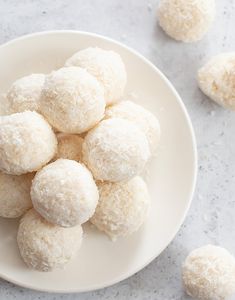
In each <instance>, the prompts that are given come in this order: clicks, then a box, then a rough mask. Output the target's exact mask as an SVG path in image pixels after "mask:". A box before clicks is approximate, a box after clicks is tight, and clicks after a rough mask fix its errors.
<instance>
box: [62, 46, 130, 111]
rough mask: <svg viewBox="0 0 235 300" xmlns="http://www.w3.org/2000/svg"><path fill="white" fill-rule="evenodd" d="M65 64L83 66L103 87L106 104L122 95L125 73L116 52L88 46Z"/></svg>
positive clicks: (125, 79)
mask: <svg viewBox="0 0 235 300" xmlns="http://www.w3.org/2000/svg"><path fill="white" fill-rule="evenodd" d="M65 65H66V66H77V67H81V68H84V69H86V70H87V71H88V72H89V73H90V74H92V75H93V76H95V77H96V78H97V80H98V81H99V82H100V83H101V85H102V86H103V88H104V97H105V100H106V103H107V105H109V104H112V103H115V102H117V101H118V100H120V98H121V97H122V95H123V92H124V88H125V85H126V81H127V75H126V69H125V65H124V63H123V61H122V59H121V57H120V55H119V54H118V53H116V52H113V51H109V50H103V49H100V48H92V47H90V48H87V49H84V50H81V51H78V52H77V53H75V54H74V55H73V56H72V57H70V58H69V59H68V60H67V61H66V64H65Z"/></svg>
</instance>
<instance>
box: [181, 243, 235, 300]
mask: <svg viewBox="0 0 235 300" xmlns="http://www.w3.org/2000/svg"><path fill="white" fill-rule="evenodd" d="M182 278H183V283H184V286H185V290H186V292H187V294H188V295H190V296H192V297H193V298H194V299H199V300H224V299H227V297H229V296H231V295H232V294H233V293H234V292H235V259H234V257H233V256H232V255H231V254H230V253H229V252H228V251H227V250H226V249H224V248H221V247H218V246H213V245H207V246H203V247H201V248H198V249H195V250H193V251H192V252H191V253H190V254H189V255H188V257H187V258H186V260H185V262H184V265H183V269H182Z"/></svg>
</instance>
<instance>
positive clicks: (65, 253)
mask: <svg viewBox="0 0 235 300" xmlns="http://www.w3.org/2000/svg"><path fill="white" fill-rule="evenodd" d="M17 242H18V246H19V250H20V254H21V256H22V258H23V260H24V262H25V263H26V264H27V266H28V267H29V268H31V269H35V270H38V271H43V272H49V271H53V270H54V269H60V268H63V267H64V266H65V265H66V264H67V263H68V262H69V261H70V260H71V259H72V258H73V257H74V256H75V255H76V253H77V251H78V250H79V248H80V246H81V243H82V227H81V226H80V225H77V226H75V227H71V228H63V227H60V226H57V225H53V224H50V223H48V222H47V221H46V220H44V219H43V218H42V217H41V216H40V215H39V214H38V213H37V212H36V211H35V210H34V209H31V210H30V211H28V212H27V213H26V214H25V215H24V217H23V218H22V219H21V220H20V226H19V230H18V234H17Z"/></svg>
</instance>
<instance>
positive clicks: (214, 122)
mask: <svg viewBox="0 0 235 300" xmlns="http://www.w3.org/2000/svg"><path fill="white" fill-rule="evenodd" d="M157 2H158V1H154V0H149V1H146V0H125V1H120V0H99V1H98V0H74V1H66V0H63V1H62V0H54V1H47V0H21V1H17V0H5V1H4V0H0V20H1V26H0V43H4V42H6V41H8V40H10V39H13V38H15V37H18V36H21V35H24V34H27V33H31V32H36V31H43V30H53V29H76V30H85V31H91V32H96V33H99V34H102V35H106V36H108V37H111V38H114V39H116V40H119V41H121V42H123V43H125V44H127V45H128V46H131V47H132V48H134V49H136V50H137V51H139V52H140V53H142V54H143V55H145V56H146V57H147V58H148V59H150V60H151V61H152V62H153V63H154V64H156V65H157V66H158V67H159V68H160V69H161V70H162V71H163V72H164V73H165V74H166V75H167V77H168V78H169V79H170V80H171V82H172V83H173V84H174V86H175V87H176V89H177V90H178V91H179V93H180V95H181V96H182V98H183V101H184V103H185V105H186V107H187V109H188V111H189V113H190V116H191V119H192V122H193V125H194V129H195V132H196V137H197V143H198V152H199V174H198V175H199V176H198V182H197V189H196V192H195V196H194V201H193V204H192V206H191V209H190V211H189V214H188V216H187V219H186V221H185V223H184V225H183V226H182V228H181V230H180V231H179V233H178V234H177V236H176V238H175V239H174V241H173V242H172V243H171V244H170V245H169V247H168V248H167V249H166V250H165V251H164V252H163V253H162V254H161V255H160V256H159V257H158V258H157V259H155V260H154V261H153V262H152V263H151V264H150V265H149V266H148V267H146V268H145V269H144V270H142V271H141V272H139V273H138V274H136V275H134V276H132V277H131V278H129V279H127V280H125V281H123V282H121V283H119V284H116V285H115V286H112V287H109V288H106V289H103V290H100V291H96V292H92V293H84V294H71V295H53V294H46V293H38V292H34V291H30V290H27V289H23V288H20V287H16V286H14V285H12V284H10V283H7V282H6V281H3V280H0V299H9V300H11V299H22V300H23V299H48V300H52V299H71V300H72V299H83V300H93V299H107V300H110V299H141V300H145V299H156V300H172V299H177V300H179V299H188V298H187V297H186V295H184V293H183V291H182V287H181V280H180V267H181V263H182V261H183V259H184V258H185V256H186V254H187V253H188V252H189V251H190V250H192V249H193V248H195V247H198V246H200V245H203V244H205V243H216V244H220V245H222V246H224V247H227V248H228V249H229V250H230V251H231V252H232V253H234V254H235V218H234V214H235V196H234V195H235V143H234V134H235V113H232V112H229V111H226V110H224V109H222V108H220V107H218V106H217V105H215V104H213V103H212V102H211V101H209V100H208V99H207V98H206V97H205V96H204V95H203V94H202V93H201V92H200V91H199V90H198V88H197V85H196V81H195V75H196V71H197V69H198V67H199V66H201V65H202V64H203V63H204V62H205V61H206V60H207V58H209V57H210V56H211V55H214V54H217V53H219V52H221V51H233V50H234V49H235V34H234V28H235V3H234V1H233V0H218V1H217V18H216V21H215V22H214V25H213V28H212V30H211V31H210V33H209V34H208V35H207V36H206V37H205V38H204V39H203V40H202V41H201V42H199V43H196V44H189V45H188V44H182V43H177V42H175V41H173V40H171V39H169V38H168V37H166V36H165V35H164V33H163V32H162V31H161V30H160V28H159V27H158V26H157V21H156V14H155V11H156V7H157ZM234 299H235V298H234Z"/></svg>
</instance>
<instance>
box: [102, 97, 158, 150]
mask: <svg viewBox="0 0 235 300" xmlns="http://www.w3.org/2000/svg"><path fill="white" fill-rule="evenodd" d="M105 118H122V119H126V120H129V121H132V122H134V123H135V125H136V126H138V127H139V129H140V130H142V131H143V133H144V134H145V135H146V137H147V140H148V143H149V148H150V152H151V154H152V155H153V154H154V153H155V152H156V149H157V146H158V144H159V140H160V135H161V130H160V124H159V121H158V119H157V118H156V117H155V116H154V115H153V114H152V113H151V112H150V111H148V110H146V109H145V108H143V107H142V106H140V105H138V104H136V103H134V102H131V101H121V102H119V103H117V104H114V105H112V106H109V107H108V108H107V109H106V111H105Z"/></svg>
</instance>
